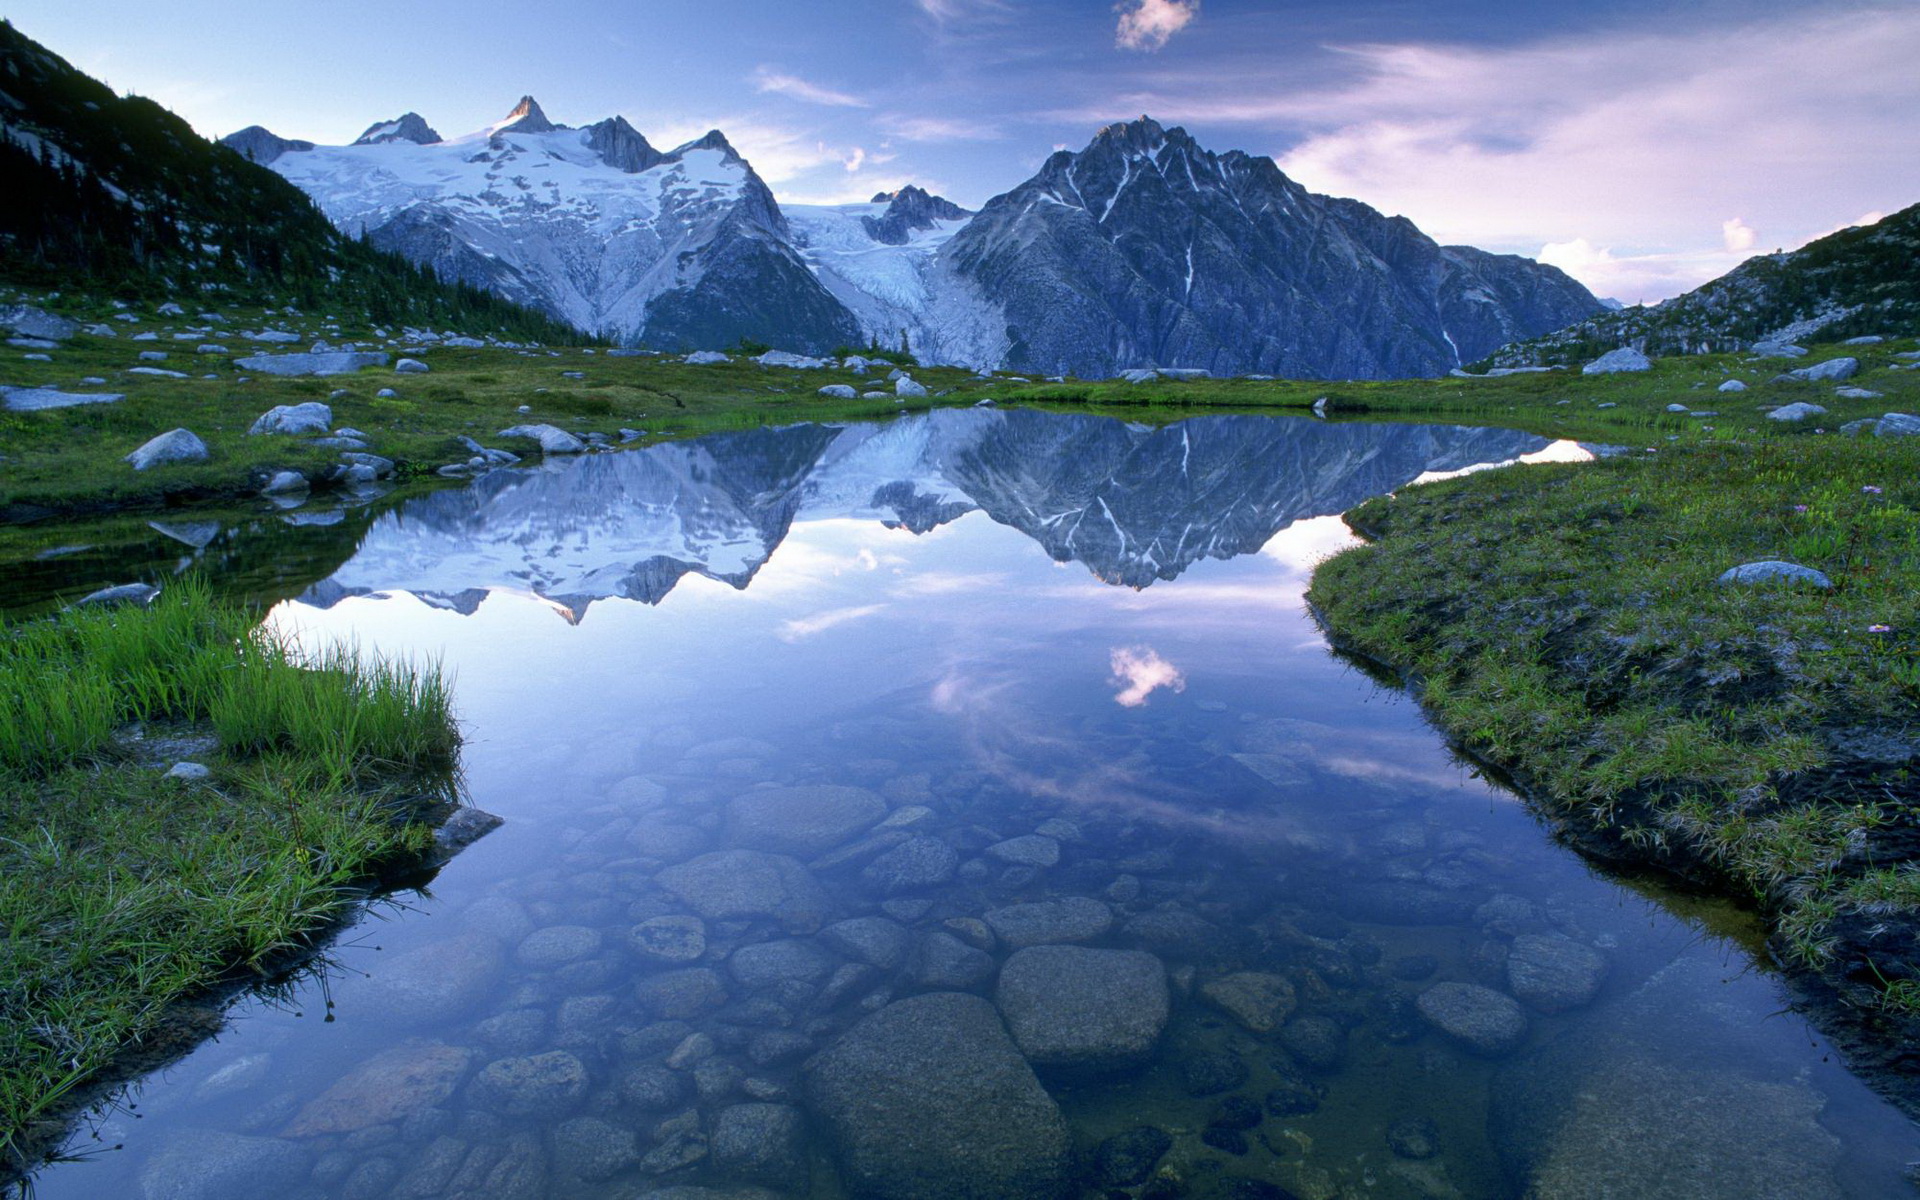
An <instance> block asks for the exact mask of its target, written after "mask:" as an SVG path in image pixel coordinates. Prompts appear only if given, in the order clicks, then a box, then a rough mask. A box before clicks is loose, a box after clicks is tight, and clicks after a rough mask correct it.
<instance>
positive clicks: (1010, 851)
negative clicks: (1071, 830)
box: [987, 833, 1060, 867]
mask: <svg viewBox="0 0 1920 1200" xmlns="http://www.w3.org/2000/svg"><path fill="white" fill-rule="evenodd" d="M987 857H989V858H997V859H999V860H1000V861H1001V862H1003V863H1012V864H1014V865H1015V866H1022V867H1051V866H1053V865H1054V864H1056V863H1058V862H1059V861H1060V843H1059V842H1056V841H1054V840H1053V839H1052V838H1050V837H1042V836H1040V835H1039V834H1037V833H1029V834H1026V835H1025V836H1023V837H1017V838H1009V839H1007V840H1006V841H1004V842H995V843H994V844H993V845H991V846H988V847H987Z"/></svg>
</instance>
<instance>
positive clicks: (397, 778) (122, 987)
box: [0, 581, 457, 1177]
mask: <svg viewBox="0 0 1920 1200" xmlns="http://www.w3.org/2000/svg"><path fill="white" fill-rule="evenodd" d="M0 704H4V705H5V706H6V707H5V711H4V713H0V797H3V798H4V803H0V1177H4V1176H5V1175H7V1174H9V1173H10V1172H14V1171H22V1170H25V1169H26V1168H27V1166H28V1165H29V1164H28V1163H27V1161H26V1158H25V1156H26V1154H27V1151H28V1147H29V1145H37V1144H40V1143H42V1142H43V1141H44V1140H45V1139H44V1134H45V1132H46V1129H47V1127H48V1124H49V1121H50V1118H51V1117H53V1116H56V1115H57V1114H58V1113H59V1112H61V1111H62V1110H63V1108H64V1106H65V1105H67V1104H68V1103H69V1102H70V1101H71V1099H72V1098H73V1097H74V1096H75V1095H76V1093H77V1092H78V1091H79V1090H80V1089H83V1088H84V1087H85V1086H86V1085H87V1084H88V1083H89V1081H91V1080H93V1079H95V1078H96V1077H97V1076H99V1075H100V1074H101V1073H102V1072H103V1071H105V1070H107V1069H109V1068H110V1067H111V1065H112V1064H113V1063H114V1062H115V1060H116V1059H117V1058H118V1057H119V1056H120V1055H122V1054H123V1053H124V1052H126V1051H127V1050H128V1048H130V1047H135V1046H138V1045H139V1044H141V1043H142V1042H143V1041H146V1040H148V1039H151V1038H153V1037H155V1036H156V1035H157V1033H158V1032H159V1031H161V1030H162V1029H163V1028H164V1027H165V1023H166V1021H167V1019H168V1014H169V1011H170V1009H172V1008H173V1006H175V1005H176V1004H177V1003H179V1002H180V1001H181V1000H182V999H183V998H187V997H191V996H192V995H194V994H195V993H197V992H202V991H204V990H206V989H208V988H209V987H212V986H214V985H217V984H219V983H221V982H223V981H227V980H232V979H237V978H245V977H247V976H249V975H250V974H252V973H257V972H260V971H262V970H264V969H268V968H271V967H274V966H276V965H278V964H279V963H280V960H281V959H282V958H283V957H284V956H285V955H286V954H287V953H288V952H289V951H292V950H294V949H296V948H298V947H300V946H303V945H305V944H307V943H308V942H309V941H310V940H311V939H312V938H313V937H314V936H315V935H316V934H317V933H318V932H319V931H320V930H321V929H323V928H324V927H325V926H326V925H328V924H329V923H330V922H332V921H334V920H336V919H338V918H339V917H340V916H341V915H343V913H344V912H345V911H347V910H348V909H349V908H350V906H351V905H352V904H353V903H354V902H355V900H356V898H357V896H358V894H359V893H358V892H356V890H355V889H356V887H357V886H358V885H361V884H364V883H366V882H368V881H370V880H371V879H372V878H373V877H374V876H375V875H377V873H378V872H379V871H380V870H381V869H382V868H383V867H384V866H385V865H387V864H392V863H395V862H399V861H406V860H408V859H410V858H411V857H413V856H416V855H417V854H418V853H419V852H421V851H422V850H424V849H425V848H426V846H427V844H428V843H429V841H430V837H431V835H430V833H429V832H428V830H427V829H426V827H425V826H424V825H422V824H420V823H419V822H418V821H416V820H413V819H411V818H412V817H414V816H415V815H416V814H417V813H419V812H421V811H422V810H423V808H425V807H429V806H437V804H438V802H439V800H440V799H442V798H443V797H444V796H445V795H446V794H447V783H448V780H449V778H450V776H449V774H448V773H449V772H450V770H451V766H452V760H453V753H454V750H455V747H456V743H457V735H456V733H455V729H454V725H453V720H452V716H451V712H450V703H449V697H448V693H447V688H446V686H445V684H444V682H443V680H442V679H441V677H440V675H439V673H438V672H437V670H434V669H432V668H428V669H424V670H416V669H413V668H410V667H408V666H405V665H403V664H400V663H396V662H392V661H386V660H379V659H371V658H366V659H363V658H360V657H356V656H355V655H353V654H351V653H349V652H347V651H344V650H335V651H331V652H328V653H325V654H323V655H320V656H319V657H317V658H308V657H303V656H302V655H300V654H299V653H298V652H297V651H296V649H295V648H294V647H293V646H292V644H291V643H289V642H287V641H286V640H284V639H282V638H279V637H276V636H274V635H273V634H271V633H269V632H267V631H265V630H263V629H261V628H259V627H258V626H257V625H256V624H255V622H254V621H253V619H252V618H251V616H250V615H249V614H247V613H246V612H244V611H241V610H239V609H236V608H233V607H229V606H227V605H224V604H222V603H220V602H218V601H216V600H215V599H214V598H213V596H212V595H211V593H210V592H209V590H208V589H207V588H206V586H205V585H204V584H202V583H198V582H194V581H187V582H185V583H181V584H175V585H173V586H170V587H169V588H168V589H167V592H166V593H165V594H163V595H162V597H161V598H160V599H159V600H158V601H156V602H155V604H154V605H153V606H152V607H150V608H146V609H137V608H119V609H107V610H92V611H89V610H79V611H72V612H68V613H65V614H62V615H60V616H58V617H56V618H51V619H43V620H37V621H32V622H27V623H24V624H21V625H19V626H16V627H14V628H11V629H7V630H5V631H4V632H3V633H0ZM134 722H138V723H144V724H148V725H164V726H165V727H166V728H168V729H169V730H173V731H176V732H177V731H180V730H182V729H184V730H186V731H188V732H192V731H202V730H210V731H211V732H212V733H213V734H214V736H215V737H216V738H217V740H218V749H217V751H216V752H215V753H213V754H211V755H208V756H206V763H207V765H208V766H210V767H211V768H212V769H213V772H214V773H213V777H212V778H211V779H210V780H208V781H203V782H181V781H176V780H172V779H166V778H164V777H163V775H162V770H163V767H164V764H154V763H144V764H143V763H139V762H135V761H131V760H130V759H129V758H128V757H127V754H126V752H125V751H124V750H123V743H122V742H121V741H120V740H119V739H118V735H119V734H120V733H121V732H122V731H123V730H125V729H126V727H127V726H128V725H129V723H134ZM422 796H427V797H431V799H430V800H428V801H422V800H421V799H419V797H422Z"/></svg>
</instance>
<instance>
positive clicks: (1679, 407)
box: [1667, 404, 1689, 413]
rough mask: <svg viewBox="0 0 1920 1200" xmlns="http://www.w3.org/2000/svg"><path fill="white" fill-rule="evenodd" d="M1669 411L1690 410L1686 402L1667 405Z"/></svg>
mask: <svg viewBox="0 0 1920 1200" xmlns="http://www.w3.org/2000/svg"><path fill="white" fill-rule="evenodd" d="M1667 411H1668V412H1670V413H1683V412H1687V411H1689V410H1688V408H1687V406H1686V405H1684V404H1669V405H1667Z"/></svg>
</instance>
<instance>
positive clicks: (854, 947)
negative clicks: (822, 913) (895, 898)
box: [820, 917, 913, 971]
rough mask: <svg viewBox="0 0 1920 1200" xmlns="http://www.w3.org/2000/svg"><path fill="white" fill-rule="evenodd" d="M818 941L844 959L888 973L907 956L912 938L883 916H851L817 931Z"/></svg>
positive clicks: (902, 927) (898, 925) (903, 929)
mask: <svg viewBox="0 0 1920 1200" xmlns="http://www.w3.org/2000/svg"><path fill="white" fill-rule="evenodd" d="M820 940H821V941H822V942H825V943H826V944H827V945H828V946H831V947H832V948H833V949H834V950H836V951H838V952H839V953H841V954H843V955H845V956H846V957H848V958H851V959H855V960H857V961H859V962H863V963H866V964H868V965H869V966H873V967H878V968H879V969H880V970H882V971H891V970H893V969H894V968H895V967H897V966H899V965H900V964H901V962H902V961H904V960H905V959H906V957H907V951H908V950H909V949H910V948H911V947H912V945H913V935H912V934H910V933H908V932H907V930H906V928H905V927H904V926H902V925H901V924H900V923H899V922H897V921H889V920H887V919H886V918H885V917H854V918H853V919H851V920H847V921H836V922H834V923H833V924H832V925H829V926H827V927H826V928H825V929H822V930H821V931H820Z"/></svg>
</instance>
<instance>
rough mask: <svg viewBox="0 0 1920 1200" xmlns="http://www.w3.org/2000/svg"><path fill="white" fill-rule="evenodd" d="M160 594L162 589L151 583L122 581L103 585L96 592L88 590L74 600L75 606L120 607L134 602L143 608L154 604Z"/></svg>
mask: <svg viewBox="0 0 1920 1200" xmlns="http://www.w3.org/2000/svg"><path fill="white" fill-rule="evenodd" d="M159 594H160V589H159V588H157V587H154V586H153V585H152V584H150V583H120V584H115V585H114V586H112V587H103V588H101V589H100V590H99V591H96V592H88V593H87V594H86V595H84V596H82V597H80V599H78V600H75V601H74V602H73V607H75V608H118V607H119V606H120V605H122V604H133V605H137V606H139V607H141V608H145V607H146V606H147V605H149V604H152V603H153V601H154V598H155V597H156V596H158V595H159Z"/></svg>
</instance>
